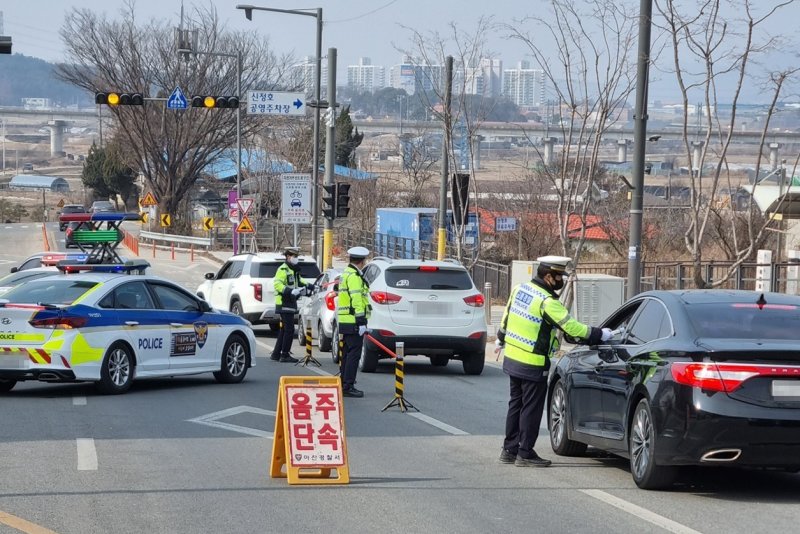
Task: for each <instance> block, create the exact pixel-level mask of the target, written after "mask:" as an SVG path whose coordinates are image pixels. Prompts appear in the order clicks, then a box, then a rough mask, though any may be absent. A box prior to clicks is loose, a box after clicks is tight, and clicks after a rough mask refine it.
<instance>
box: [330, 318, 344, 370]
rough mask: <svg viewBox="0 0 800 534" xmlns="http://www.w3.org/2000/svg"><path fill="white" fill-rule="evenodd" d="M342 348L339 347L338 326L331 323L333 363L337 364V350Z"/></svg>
mask: <svg viewBox="0 0 800 534" xmlns="http://www.w3.org/2000/svg"><path fill="white" fill-rule="evenodd" d="M340 350H342V349H341V347H339V326H338V325H336V324H334V325H333V338H332V339H331V359H332V360H333V363H335V364H337V365H338V364H339V351H340Z"/></svg>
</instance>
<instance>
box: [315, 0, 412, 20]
mask: <svg viewBox="0 0 800 534" xmlns="http://www.w3.org/2000/svg"><path fill="white" fill-rule="evenodd" d="M395 2H397V0H391V1H390V2H387V3H385V4H384V5H382V6H381V7H376V8H375V9H373V10H372V11H367V12H366V13H362V14H361V15H358V16H355V17H352V18H349V19H339V20H326V21H325V24H338V23H340V22H350V21H353V20H358V19H362V18H364V17H366V16H368V15H372V14H373V13H377V12H378V11H381V10H382V9H386V8H387V7H389V6H390V5H392V4H394V3H395Z"/></svg>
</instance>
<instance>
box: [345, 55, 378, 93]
mask: <svg viewBox="0 0 800 534" xmlns="http://www.w3.org/2000/svg"><path fill="white" fill-rule="evenodd" d="M384 87H386V69H384V68H383V67H382V66H378V65H373V64H372V60H370V58H368V57H362V58H359V60H358V65H348V66H347V88H348V89H351V90H357V91H370V92H374V91H376V90H378V89H383V88H384Z"/></svg>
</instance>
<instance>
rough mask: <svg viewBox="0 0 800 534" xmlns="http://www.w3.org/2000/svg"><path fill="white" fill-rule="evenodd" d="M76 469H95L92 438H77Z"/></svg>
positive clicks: (94, 452)
mask: <svg viewBox="0 0 800 534" xmlns="http://www.w3.org/2000/svg"><path fill="white" fill-rule="evenodd" d="M76 441H77V443H78V471H97V450H96V449H95V448H94V439H92V438H78V439H77V440H76Z"/></svg>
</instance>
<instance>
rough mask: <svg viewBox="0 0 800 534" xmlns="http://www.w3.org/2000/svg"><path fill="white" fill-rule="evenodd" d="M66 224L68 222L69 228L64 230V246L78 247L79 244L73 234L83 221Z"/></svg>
mask: <svg viewBox="0 0 800 534" xmlns="http://www.w3.org/2000/svg"><path fill="white" fill-rule="evenodd" d="M66 224H67V229H66V230H65V231H64V247H65V248H72V247H76V248H77V247H78V245H77V244H76V243H75V238H74V237H73V234H74V232H75V230H77V229H78V228H80V226H81V223H79V222H70V223H66Z"/></svg>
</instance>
